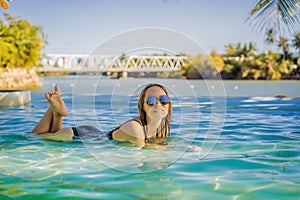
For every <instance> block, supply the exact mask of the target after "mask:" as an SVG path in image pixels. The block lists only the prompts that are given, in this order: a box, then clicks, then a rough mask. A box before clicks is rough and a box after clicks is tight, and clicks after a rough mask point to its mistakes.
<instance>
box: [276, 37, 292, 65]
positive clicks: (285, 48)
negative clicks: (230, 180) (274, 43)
mask: <svg viewBox="0 0 300 200" xmlns="http://www.w3.org/2000/svg"><path fill="white" fill-rule="evenodd" d="M278 47H279V48H282V52H283V59H284V60H287V59H288V58H289V57H290V53H289V44H288V41H287V39H286V38H284V37H280V39H279V42H278Z"/></svg>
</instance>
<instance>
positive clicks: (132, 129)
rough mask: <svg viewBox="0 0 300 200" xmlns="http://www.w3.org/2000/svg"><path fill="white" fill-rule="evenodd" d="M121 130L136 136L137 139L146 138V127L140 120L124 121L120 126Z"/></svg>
mask: <svg viewBox="0 0 300 200" xmlns="http://www.w3.org/2000/svg"><path fill="white" fill-rule="evenodd" d="M120 130H121V131H122V132H124V133H125V134H126V135H128V136H129V137H134V138H136V139H145V135H144V128H143V127H142V125H141V124H140V123H139V122H137V121H135V120H130V121H128V122H126V123H124V124H123V125H122V126H121V127H120Z"/></svg>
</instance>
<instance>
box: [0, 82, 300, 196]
mask: <svg viewBox="0 0 300 200" xmlns="http://www.w3.org/2000/svg"><path fill="white" fill-rule="evenodd" d="M96 80H97V81H96ZM147 81H149V80H148V79H137V80H124V81H119V80H110V79H105V78H101V80H100V81H99V80H98V78H96V77H89V78H87V77H84V79H82V80H80V81H78V80H77V82H75V79H74V77H63V78H57V77H55V78H45V79H44V80H43V86H42V88H41V89H40V90H39V91H33V92H32V102H31V103H30V104H27V105H24V106H16V107H5V108H4V107H2V108H0V162H1V164H0V199H10V198H11V199H37V198H39V199H233V200H238V199H299V198H300V190H299V188H300V187H299V186H300V178H299V177H300V130H299V129H300V98H296V97H293V96H292V95H291V94H297V92H296V89H295V88H297V87H298V88H299V83H297V82H296V83H294V82H292V85H294V87H295V88H294V90H295V91H294V93H293V91H292V90H293V89H290V90H291V91H288V90H287V89H285V88H284V86H282V87H279V89H280V88H281V90H280V91H279V90H278V91H277V90H276V89H274V90H276V91H273V93H271V92H270V89H269V85H268V84H269V83H267V85H268V86H267V89H266V92H265V93H264V94H266V95H262V93H260V92H261V91H263V88H256V89H255V88H253V90H256V91H258V93H256V94H255V91H253V90H251V91H248V93H246V92H245V91H241V92H240V93H237V94H234V92H238V91H239V90H240V89H241V88H243V87H248V88H249V87H250V86H251V85H252V83H251V84H248V85H247V84H246V83H245V82H242V83H239V82H234V83H233V82H228V83H226V82H225V89H226V91H229V94H228V93H227V95H226V96H225V97H224V96H223V97H222V96H221V95H216V97H213V98H212V97H211V96H207V95H206V93H207V92H208V91H205V90H206V89H205V88H210V84H212V83H211V82H209V83H206V84H204V85H205V86H203V88H202V89H201V91H200V89H199V88H201V87H202V86H200V85H201V84H202V82H197V81H193V82H189V83H187V82H186V81H184V80H160V79H159V80H152V82H153V81H155V82H161V83H164V84H165V85H167V86H168V87H169V88H170V90H171V94H172V99H173V103H174V110H173V120H172V127H171V129H172V136H173V137H172V139H171V140H170V144H169V147H170V148H169V149H168V150H164V151H159V150H150V149H142V150H137V149H135V148H132V147H130V146H129V145H128V144H119V143H115V142H111V141H108V140H107V139H106V138H105V137H102V136H99V138H96V139H93V140H86V141H79V140H75V141H72V142H52V141H46V140H43V139H40V138H37V137H35V136H31V135H28V133H29V131H30V130H31V129H32V128H33V126H34V125H35V124H36V123H37V122H38V120H39V119H40V118H41V116H42V115H43V113H44V111H45V110H46V108H47V106H48V104H47V101H46V100H45V99H44V95H43V92H44V91H47V90H50V89H51V87H52V84H53V83H58V84H59V85H60V86H61V88H62V90H63V92H64V94H63V98H64V100H65V102H66V105H67V106H68V108H69V110H70V114H69V116H68V117H66V118H65V121H64V126H75V125H78V124H93V125H94V124H95V125H96V126H98V128H99V129H101V130H103V131H106V130H110V129H111V128H113V127H115V126H117V125H118V124H119V123H121V122H122V121H125V120H126V119H128V117H132V116H135V115H136V114H137V110H136V102H137V99H138V98H137V94H138V93H139V88H140V87H142V85H143V84H144V83H145V82H147ZM78 82H79V83H80V84H78ZM198 84H199V85H198ZM213 84H215V83H213ZM276 84H279V85H280V83H275V85H276ZM284 84H288V85H289V84H291V83H290V82H287V83H284ZM295 84H296V86H295ZM88 85H93V86H94V87H95V88H94V90H93V92H91V91H92V90H89V87H87V86H88ZM185 85H186V86H189V87H190V86H191V85H193V86H191V87H190V88H193V91H192V92H189V91H188V90H189V89H186V88H184V86H185ZM215 85H216V84H215ZM237 85H238V86H239V87H238V88H239V90H237V87H235V89H232V90H231V92H230V88H233V87H234V86H237ZM252 86H253V85H252ZM109 87H111V88H112V89H110V88H109ZM124 88H125V89H124ZM289 88H291V87H289ZM214 89H216V90H217V89H218V88H214ZM73 91H76V94H74V93H73ZM194 91H195V92H194ZM298 91H299V90H298ZM284 92H286V93H284ZM279 93H280V94H284V95H287V96H291V98H284V99H280V98H274V97H273V96H274V95H278V94H279ZM298 93H299V92H298ZM201 94H202V95H201ZM239 94H240V95H239ZM246 94H249V96H247V95H246ZM295 96H296V95H295ZM74 97H76V99H74ZM91 101H92V102H93V103H94V104H93V105H92V106H91V104H90V103H91ZM87 104H89V105H87ZM89 106H90V107H89ZM212 121H213V122H212ZM189 145H195V146H198V147H201V148H202V150H203V151H202V152H197V151H191V150H189V149H187V147H188V146H189ZM212 147H213V148H212ZM210 148H211V149H210Z"/></svg>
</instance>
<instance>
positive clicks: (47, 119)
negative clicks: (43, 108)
mask: <svg viewBox="0 0 300 200" xmlns="http://www.w3.org/2000/svg"><path fill="white" fill-rule="evenodd" d="M52 119H53V111H52V108H51V106H49V107H48V110H47V112H46V113H45V114H44V116H43V117H42V119H41V120H40V121H39V123H38V124H37V125H36V126H35V127H34V128H33V129H32V131H31V133H47V132H49V131H50V128H51V124H52Z"/></svg>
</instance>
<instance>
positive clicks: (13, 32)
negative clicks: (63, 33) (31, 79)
mask: <svg viewBox="0 0 300 200" xmlns="http://www.w3.org/2000/svg"><path fill="white" fill-rule="evenodd" d="M4 16H5V20H1V19H0V47H1V48H0V68H26V69H28V68H32V67H35V66H37V65H38V64H39V62H40V60H41V58H42V54H41V50H42V49H43V48H44V46H45V45H46V43H47V42H46V40H45V37H44V32H43V30H42V28H41V27H40V26H36V25H32V24H31V23H30V22H29V21H28V20H23V19H18V18H14V17H12V16H11V15H10V14H5V15H4Z"/></svg>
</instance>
